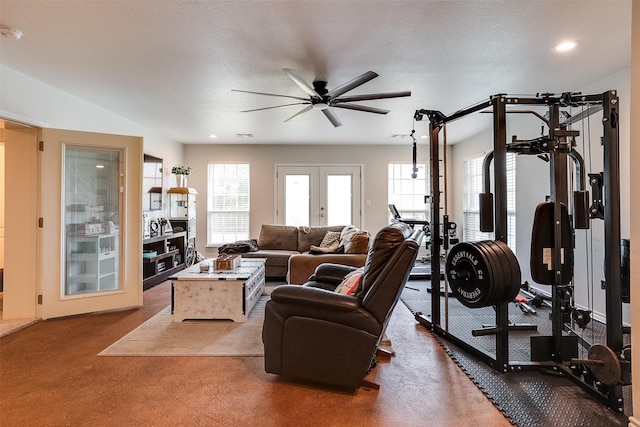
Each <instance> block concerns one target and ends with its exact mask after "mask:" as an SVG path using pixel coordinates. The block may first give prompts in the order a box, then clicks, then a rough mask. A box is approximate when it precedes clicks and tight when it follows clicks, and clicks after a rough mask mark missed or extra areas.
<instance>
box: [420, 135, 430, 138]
mask: <svg viewBox="0 0 640 427" xmlns="http://www.w3.org/2000/svg"><path fill="white" fill-rule="evenodd" d="M420 138H422V139H427V138H429V135H422V136H421V137H420Z"/></svg>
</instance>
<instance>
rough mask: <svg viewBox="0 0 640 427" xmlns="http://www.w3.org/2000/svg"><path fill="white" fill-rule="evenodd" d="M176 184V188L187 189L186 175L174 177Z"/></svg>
mask: <svg viewBox="0 0 640 427" xmlns="http://www.w3.org/2000/svg"><path fill="white" fill-rule="evenodd" d="M176 184H177V186H178V187H183V188H186V187H187V175H176Z"/></svg>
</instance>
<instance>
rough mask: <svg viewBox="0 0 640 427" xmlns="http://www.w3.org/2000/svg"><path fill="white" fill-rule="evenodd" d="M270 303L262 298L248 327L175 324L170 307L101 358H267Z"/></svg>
mask: <svg viewBox="0 0 640 427" xmlns="http://www.w3.org/2000/svg"><path fill="white" fill-rule="evenodd" d="M268 300H269V296H267V295H263V296H262V297H260V299H259V300H258V302H257V303H256V305H255V306H254V307H253V309H252V310H251V312H250V313H249V316H248V318H247V321H246V322H245V323H236V322H232V321H228V320H185V321H182V322H173V319H172V317H171V307H167V308H165V309H164V310H162V311H161V312H159V313H158V314H156V315H155V316H153V317H152V318H151V319H149V320H147V321H146V322H144V323H143V324H142V325H140V326H138V327H137V328H136V329H134V330H133V331H131V332H129V333H128V334H127V335H125V336H124V337H122V338H120V339H119V340H118V341H116V342H115V343H113V344H111V345H110V346H109V347H107V348H106V349H104V350H103V351H102V352H100V353H99V354H98V356H264V347H263V344H262V322H263V319H264V307H265V304H266V302H267V301H268Z"/></svg>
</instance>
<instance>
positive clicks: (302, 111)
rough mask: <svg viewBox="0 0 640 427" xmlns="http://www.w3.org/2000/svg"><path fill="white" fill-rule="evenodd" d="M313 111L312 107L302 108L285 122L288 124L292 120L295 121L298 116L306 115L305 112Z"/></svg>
mask: <svg viewBox="0 0 640 427" xmlns="http://www.w3.org/2000/svg"><path fill="white" fill-rule="evenodd" d="M310 110H313V106H312V105H309V106H307V107H304V108H303V109H302V110H300V111H298V112H297V113H295V114H294V115H293V116H291V117H289V118H288V119H287V120H285V122H289V121H291V120H293V119H295V118H296V117H298V116H301V115H303V114H304V113H306V112H307V111H310Z"/></svg>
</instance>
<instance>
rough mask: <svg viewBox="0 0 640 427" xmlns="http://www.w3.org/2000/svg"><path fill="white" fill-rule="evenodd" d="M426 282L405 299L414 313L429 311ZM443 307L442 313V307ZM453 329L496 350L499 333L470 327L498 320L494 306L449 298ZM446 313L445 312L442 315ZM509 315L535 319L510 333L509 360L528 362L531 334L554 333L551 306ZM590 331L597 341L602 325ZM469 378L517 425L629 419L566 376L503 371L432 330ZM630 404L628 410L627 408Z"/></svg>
mask: <svg viewBox="0 0 640 427" xmlns="http://www.w3.org/2000/svg"><path fill="white" fill-rule="evenodd" d="M429 286H430V283H429V282H428V281H410V282H408V283H407V285H406V286H405V290H404V291H403V293H402V296H401V300H402V302H403V303H404V304H405V305H406V306H407V307H408V308H409V310H410V311H411V312H412V313H413V314H414V315H415V314H417V313H423V314H429V313H430V312H431V293H430V292H428V291H427V288H428V287H429ZM442 307H443V306H441V311H444V308H442ZM447 310H448V313H449V325H448V326H449V331H450V332H451V333H453V334H454V335H455V336H456V337H458V338H461V339H463V340H464V341H465V342H467V343H471V344H472V345H474V347H476V348H481V349H483V350H484V351H485V352H488V353H491V354H495V337H493V336H481V337H473V336H472V335H471V330H472V329H477V328H479V327H482V325H483V324H486V325H490V324H491V322H495V313H494V311H493V309H492V308H491V307H487V308H478V309H469V308H467V307H464V306H462V305H461V304H460V303H458V302H457V300H455V298H450V299H449V303H448V309H447ZM443 316H444V314H443ZM509 318H510V320H511V321H512V322H513V323H525V322H526V323H534V324H536V325H537V326H538V331H537V332H510V334H509V360H510V361H515V360H518V361H529V360H530V344H529V337H530V336H532V335H550V334H551V331H550V328H551V321H550V320H549V316H548V310H547V309H546V308H545V307H541V308H540V309H539V310H538V312H537V314H536V315H531V314H525V313H523V312H522V311H521V310H520V309H519V308H518V307H516V305H515V304H510V305H509ZM589 328H590V329H588V330H587V329H585V331H582V335H583V336H584V338H585V339H587V337H588V338H589V339H588V341H591V340H592V339H595V340H596V341H595V342H597V340H598V339H599V337H600V336H601V335H602V334H603V331H601V329H603V325H602V324H598V323H597V322H591V324H590V326H589ZM432 335H433V336H434V338H435V339H436V341H438V342H439V343H440V345H441V346H442V347H443V348H444V349H445V351H446V352H447V353H448V354H449V355H450V356H451V357H452V359H453V360H454V361H456V363H457V364H458V366H460V368H461V369H462V371H463V372H465V373H466V374H467V375H468V376H469V377H470V378H471V380H472V381H473V382H474V383H475V384H476V385H477V386H478V387H479V388H480V390H482V391H483V392H484V393H485V395H486V396H487V398H489V399H490V400H491V401H492V402H493V403H494V404H495V405H496V407H497V408H498V409H499V410H500V411H501V412H502V413H503V414H504V416H505V417H506V418H508V419H509V420H510V421H511V422H512V423H513V424H516V425H519V426H522V427H524V426H554V427H555V426H600V425H601V426H618V425H620V426H624V425H627V422H628V421H627V418H626V416H625V415H624V414H617V413H614V412H613V411H611V410H609V409H608V408H607V407H606V406H605V405H603V404H602V403H601V402H600V401H598V400H597V399H596V398H595V397H593V396H592V395H590V394H589V393H588V392H587V391H585V390H584V389H582V388H581V387H579V386H578V385H576V384H574V383H573V382H572V381H571V380H569V379H568V378H565V377H557V376H552V375H544V374H541V373H540V372H538V371H522V372H514V373H509V374H501V373H499V372H497V371H495V370H494V369H493V368H491V367H490V366H488V365H487V364H486V363H484V362H483V361H480V360H478V359H476V358H475V357H474V356H473V355H471V354H469V353H468V352H466V351H465V350H463V349H462V348H460V347H458V346H456V345H455V344H453V343H451V342H449V341H447V340H446V339H445V338H443V337H441V336H439V335H437V334H435V333H433V334H432ZM630 390H631V387H630V386H628V387H624V391H625V396H624V398H625V402H624V403H625V412H626V413H628V414H630V405H631V396H630ZM627 408H629V409H628V410H627Z"/></svg>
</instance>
